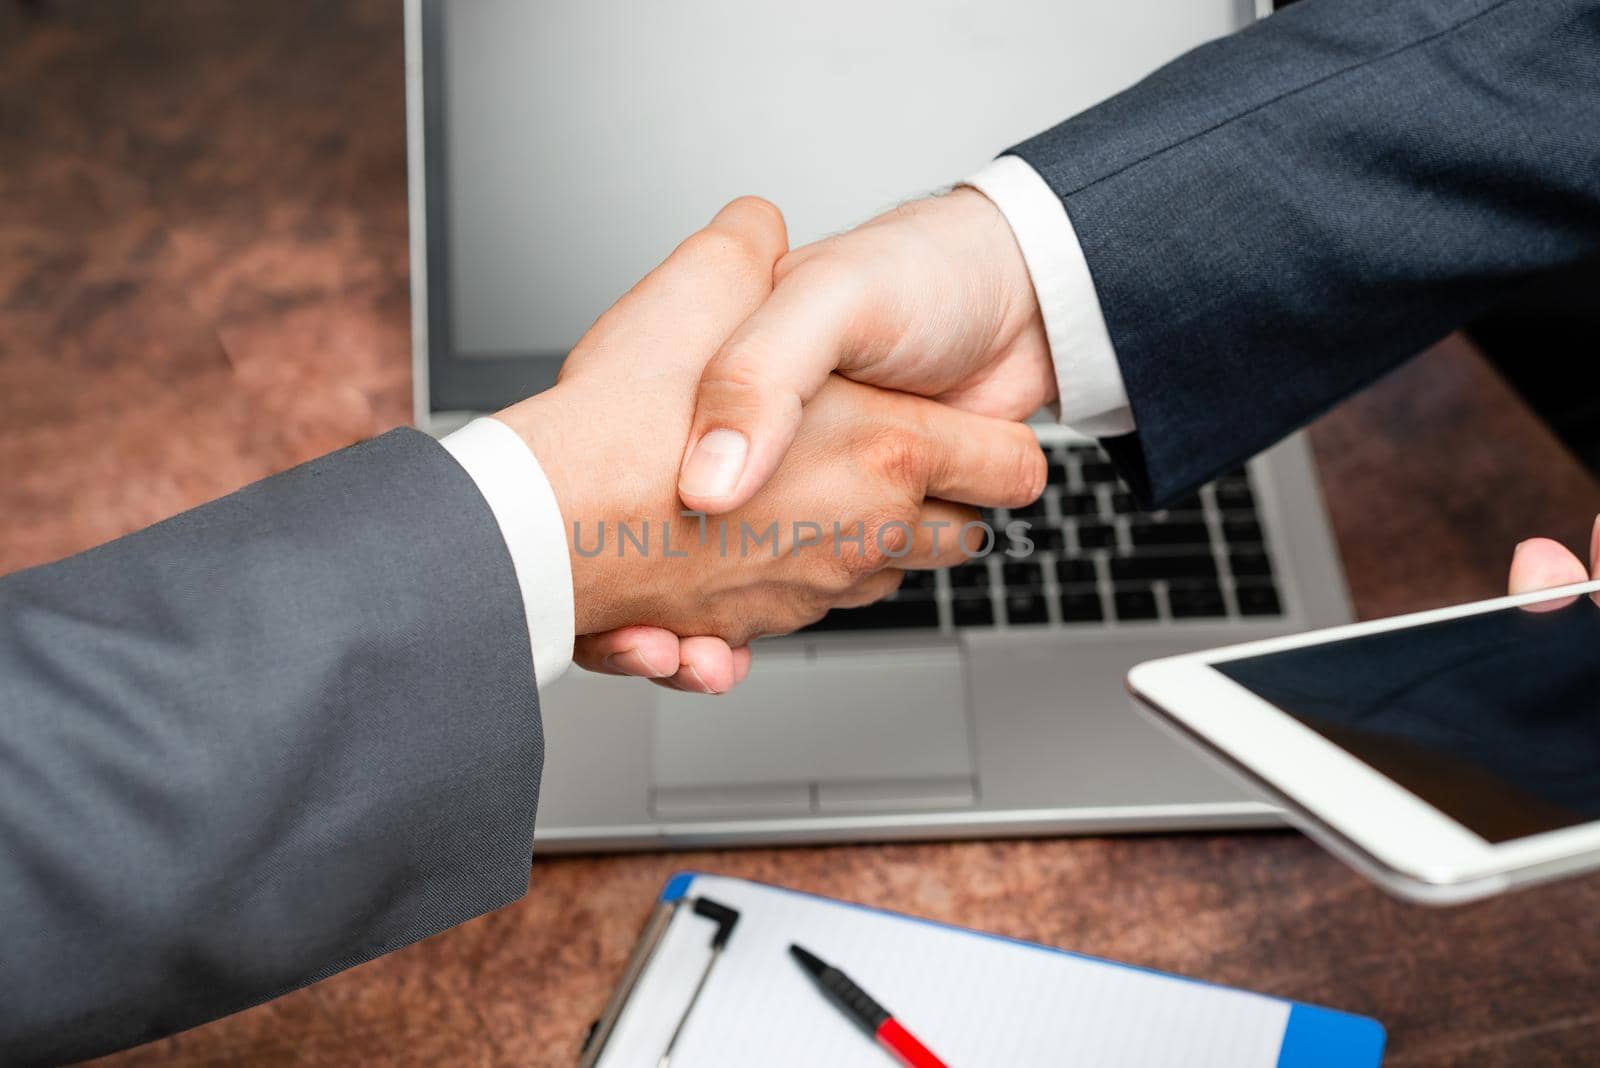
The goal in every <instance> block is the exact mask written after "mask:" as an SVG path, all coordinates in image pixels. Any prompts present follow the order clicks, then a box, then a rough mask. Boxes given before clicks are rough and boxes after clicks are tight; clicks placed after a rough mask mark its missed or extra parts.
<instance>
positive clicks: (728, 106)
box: [420, 0, 1250, 410]
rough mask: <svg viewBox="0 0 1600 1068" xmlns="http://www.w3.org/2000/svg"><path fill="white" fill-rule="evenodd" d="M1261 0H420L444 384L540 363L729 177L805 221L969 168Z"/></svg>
mask: <svg viewBox="0 0 1600 1068" xmlns="http://www.w3.org/2000/svg"><path fill="white" fill-rule="evenodd" d="M1249 7H1250V5H1248V4H1244V5H1241V3H1240V2H1239V0H1208V2H1204V3H1195V2H1193V0H1148V2H1143V3H1136V4H1120V3H1100V4H1076V3H1061V2H1059V0H987V2H984V3H977V2H973V0H961V2H952V0H944V2H929V0H895V2H883V3H872V4H862V3H859V2H858V0H813V2H812V3H809V4H804V5H771V4H741V3H737V2H732V0H681V2H678V3H672V4H660V3H650V2H647V0H541V2H540V3H537V4H529V3H525V2H522V0H474V2H472V3H460V4H446V3H441V2H436V0H422V4H421V8H420V14H421V19H420V26H421V37H422V41H421V44H422V49H423V68H424V87H425V88H424V94H425V97H426V99H425V102H424V109H423V114H424V121H425V141H424V143H425V145H426V156H427V160H426V164H427V165H426V175H427V185H428V198H427V222H428V234H427V251H428V261H429V262H428V273H427V283H428V290H429V292H428V298H429V299H428V310H429V319H430V324H429V325H430V330H429V337H428V342H429V347H430V364H431V368H432V372H433V373H432V375H431V376H430V377H431V379H432V381H431V387H432V391H433V394H434V397H433V404H432V405H431V407H432V408H433V409H435V410H439V409H443V408H464V407H477V408H487V407H496V406H499V405H501V404H504V403H507V402H509V401H511V400H514V399H516V398H517V397H518V396H520V395H521V394H522V393H525V392H528V391H529V390H530V389H533V388H539V387H540V386H542V385H544V384H548V381H549V380H551V379H553V376H554V372H555V368H556V367H557V366H558V364H559V360H560V358H561V356H562V355H563V354H564V353H565V352H566V351H567V350H568V349H569V348H570V347H571V346H572V344H573V343H574V342H575V341H576V340H577V339H578V337H579V336H580V335H582V333H583V332H584V330H586V329H587V328H588V326H589V324H590V323H591V322H593V321H594V319H595V318H596V317H597V316H598V315H599V314H600V313H601V312H602V311H604V310H605V308H606V307H607V306H609V305H610V304H611V303H612V301H614V300H615V299H616V298H617V297H618V296H619V295H620V294H621V293H623V292H624V291H625V290H627V288H628V287H629V286H630V285H632V284H633V283H634V282H635V281H637V280H638V279H639V278H640V277H641V276H642V275H643V274H644V273H646V272H647V271H648V270H649V269H650V268H651V267H652V266H654V265H655V264H656V263H658V262H660V260H661V259H662V258H664V257H665V256H666V255H667V254H668V253H669V252H670V251H671V250H672V248H673V247H674V246H675V245H676V244H677V242H678V241H680V240H682V238H683V237H684V236H686V235H687V234H688V233H690V232H691V231H693V230H694V229H696V228H698V227H699V226H701V225H703V224H704V223H705V222H706V220H708V219H709V218H710V217H711V216H712V215H713V214H714V213H715V212H716V210H717V209H718V208H719V207H720V206H721V205H722V204H723V203H725V202H726V201H728V200H730V199H732V198H733V197H735V196H738V195H740V194H744V193H755V194H759V195H761V196H765V197H767V198H768V199H770V200H772V201H773V202H774V203H776V204H777V205H778V206H779V207H780V208H782V209H783V211H784V213H785V215H786V217H787V218H788V221H789V227H790V239H791V242H792V243H793V244H796V245H798V244H801V243H804V242H808V241H811V240H813V239H815V238H817V237H820V236H822V235H824V234H827V233H829V232H831V231H835V230H838V229H841V228H844V227H848V226H850V225H852V224H854V223H858V222H860V221H862V220H864V219H867V218H869V217H871V216H872V215H874V214H876V213H877V212H880V211H882V210H884V209H886V208H888V207H891V206H892V205H894V204H895V203H896V202H897V201H899V200H901V199H905V198H907V197H911V196H915V195H918V194H921V193H925V192H929V191H932V190H934V189H937V188H939V187H942V186H946V185H949V184H950V183H951V182H953V181H958V180H960V179H961V178H962V177H964V176H966V175H968V174H971V173H973V172H975V171H976V170H978V169H979V168H981V167H982V166H983V165H984V164H985V163H987V162H988V161H989V160H990V159H991V158H993V157H994V156H995V155H996V154H997V153H999V152H1001V151H1003V150H1004V149H1005V148H1006V147H1008V146H1009V145H1012V144H1015V143H1016V142H1018V141H1020V140H1022V139H1024V138H1026V137H1028V136H1029V135H1031V134H1033V133H1036V132H1038V131H1039V130H1042V129H1044V128H1046V127H1048V126H1051V125H1053V124H1054V123H1056V122H1058V121H1060V120H1061V119H1063V118H1065V117H1067V116H1069V115H1071V114H1073V113H1075V112H1077V111H1079V110H1081V109H1083V108H1085V107H1087V106H1088V105H1090V104H1092V103H1094V102H1095V101H1097V100H1099V99H1101V98H1103V97H1105V96H1107V95H1109V94H1111V93H1113V92H1115V91H1117V90H1119V89H1121V88H1123V87H1125V86H1126V85H1128V84H1131V83H1132V82H1133V81H1135V80H1137V79H1138V78H1139V77H1141V76H1142V75H1144V74H1145V73H1147V72H1148V71H1150V70H1151V69H1153V68H1155V67H1156V66H1158V65H1160V64H1161V63H1163V62H1165V61H1166V60H1168V59H1171V58H1172V57H1174V56H1176V55H1177V54H1179V53H1180V52H1183V51H1185V50H1187V49H1188V48H1191V47H1193V46H1194V45H1196V44H1198V43H1200V42H1202V41H1204V40H1207V39H1209V38H1212V37H1216V36H1219V35H1221V34H1224V33H1227V32H1229V31H1231V30H1232V29H1235V28H1237V26H1239V25H1240V24H1242V22H1243V21H1246V20H1247V18H1248V14H1247V12H1248V9H1249ZM519 367H520V369H519ZM490 368H499V369H500V372H501V373H497V374H491V373H489V371H490Z"/></svg>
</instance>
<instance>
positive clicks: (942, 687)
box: [651, 647, 976, 818]
mask: <svg viewBox="0 0 1600 1068" xmlns="http://www.w3.org/2000/svg"><path fill="white" fill-rule="evenodd" d="M652 733H653V742H652V746H653V753H652V760H653V765H654V768H653V770H654V784H653V785H654V789H653V790H652V791H651V794H652V806H653V808H654V810H655V812H656V815H658V816H661V817H663V818H674V817H685V818H692V817H695V816H704V817H715V816H719V815H730V816H732V815H736V814H738V813H745V814H749V815H773V816H778V815H804V814H806V813H808V812H850V811H882V810H886V809H890V810H892V809H898V808H908V807H911V808H929V807H937V808H948V807H955V806H961V805H970V804H972V803H973V801H974V799H975V794H976V786H975V784H974V782H973V776H974V768H973V760H972V738H971V731H970V730H969V729H968V723H967V687H966V679H965V672H964V664H963V657H962V654H961V651H960V650H959V649H957V648H954V647H950V648H943V649H928V650H917V651H909V650H908V651H905V652H892V653H883V654H881V655H879V654H867V655H858V654H848V655H832V656H824V657H822V658H820V659H817V660H808V659H802V658H800V657H792V656H788V655H783V656H769V657H768V658H767V659H766V660H765V661H763V659H762V658H761V656H760V655H759V653H758V654H757V657H756V661H755V666H754V668H753V670H752V671H751V673H750V678H749V679H747V680H746V681H745V682H744V684H743V685H741V686H740V687H739V688H738V689H737V690H736V691H734V692H733V693H732V694H729V695H727V696H724V697H705V696H700V695H696V694H683V693H675V692H671V691H663V692H662V693H661V695H660V696H659V697H658V698H657V700H656V706H655V712H654V721H653V723H652Z"/></svg>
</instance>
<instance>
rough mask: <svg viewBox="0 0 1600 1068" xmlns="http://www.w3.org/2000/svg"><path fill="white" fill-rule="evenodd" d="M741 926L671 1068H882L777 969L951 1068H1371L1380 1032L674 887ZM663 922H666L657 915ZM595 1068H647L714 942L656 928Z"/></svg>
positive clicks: (690, 920)
mask: <svg viewBox="0 0 1600 1068" xmlns="http://www.w3.org/2000/svg"><path fill="white" fill-rule="evenodd" d="M700 896H704V897H709V898H712V899H715V900H716V901H718V902H721V903H723V904H726V905H730V906H732V907H734V908H736V909H738V910H739V912H740V919H739V922H738V925H737V927H736V928H735V930H734V932H733V934H732V936H731V938H730V939H729V940H728V943H727V946H726V949H725V950H724V953H723V955H722V957H721V959H719V960H718V961H717V963H716V965H715V967H714V968H713V969H712V971H711V974H710V976H709V977H708V979H707V981H706V985H705V989H704V990H703V991H702V993H701V995H700V998H699V1000H698V1001H697V1002H696V1003H695V1006H694V1010H693V1012H692V1013H691V1014H690V1015H689V1017H688V1019H687V1022H686V1023H685V1025H684V1029H683V1032H682V1034H681V1035H680V1036H679V1039H678V1043H677V1046H676V1048H675V1050H674V1053H673V1058H672V1062H673V1065H674V1068H677V1066H679V1065H682V1066H684V1068H756V1066H760V1068H784V1066H789V1065H793V1066H800V1065H807V1066H815V1065H827V1066H830V1068H892V1066H893V1064H894V1062H893V1060H892V1059H891V1058H890V1057H889V1055H888V1054H887V1053H885V1052H884V1051H883V1050H882V1049H881V1048H879V1047H878V1046H876V1045H874V1044H873V1043H872V1042H871V1041H870V1040H869V1039H868V1038H867V1037H866V1036H864V1035H863V1034H862V1033H861V1032H860V1031H859V1030H857V1029H856V1028H855V1027H854V1026H853V1025H852V1024H851V1023H850V1022H849V1021H848V1020H847V1019H846V1018H845V1017H844V1016H843V1015H842V1014H841V1013H840V1012H839V1011H838V1010H837V1009H836V1008H834V1007H833V1006H832V1005H831V1004H830V1003H829V1002H828V1001H827V1000H826V999H825V998H824V997H823V996H822V995H821V994H820V993H819V991H818V990H817V988H816V987H815V986H814V985H813V983H812V982H811V980H810V979H809V978H808V977H807V976H806V974H805V973H804V972H803V971H802V970H801V969H800V968H799V967H798V966H797V965H796V964H795V963H794V962H793V961H792V960H791V959H790V958H789V955H788V947H789V944H790V943H791V942H793V943H799V944H800V945H803V946H805V947H806V948H807V949H809V950H811V951H813V952H815V953H816V954H817V955H818V956H820V957H822V958H823V959H824V960H826V961H828V962H829V963H831V964H834V965H836V966H838V967H839V968H841V969H842V970H844V971H845V972H847V973H849V975H850V977H851V978H852V979H854V980H855V981H856V982H857V983H859V984H860V985H861V986H862V987H863V988H865V989H866V990H867V992H868V993H869V994H871V995H873V996H874V997H875V998H877V999H878V1000H879V1001H881V1002H882V1003H883V1004H884V1005H885V1007H887V1008H888V1009H889V1011H891V1012H892V1013H894V1015H895V1017H896V1018H897V1019H899V1020H900V1021H901V1022H902V1023H903V1024H904V1025H905V1026H906V1027H907V1028H909V1029H910V1030H911V1031H912V1032H913V1033H914V1034H916V1035H917V1037H919V1038H920V1039H922V1040H923V1041H924V1042H925V1043H927V1045H928V1046H929V1047H930V1048H931V1049H932V1050H933V1051H934V1052H935V1053H936V1054H938V1055H939V1056H940V1057H941V1058H942V1059H943V1060H944V1061H945V1062H946V1063H947V1064H949V1065H951V1068H987V1066H994V1068H1002V1066H1003V1068H1029V1066H1035V1065H1038V1066H1051V1065H1061V1066H1064V1068H1158V1066H1159V1068H1170V1066H1174V1065H1181V1066H1183V1068H1335V1066H1337V1068H1372V1066H1376V1065H1377V1064H1378V1063H1379V1061H1380V1060H1381V1058H1382V1053H1383V1044H1384V1031H1383V1027H1382V1026H1381V1025H1380V1024H1379V1023H1378V1022H1377V1021H1375V1020H1371V1019H1368V1018H1366V1017H1361V1016H1354V1015H1351V1014H1348V1013H1342V1012H1336V1011H1334V1010H1332V1009H1325V1008H1319V1007H1316V1006H1311V1005H1303V1004H1298V1003H1294V1002H1289V1001H1285V1000H1282V999H1280V998H1273V997H1267V996H1265V995H1262V994H1254V993H1249V992H1247V991H1242V990H1234V989H1230V988H1227V987H1221V986H1215V985H1212V984H1209V983H1204V982H1199V981H1196V980H1192V979H1184V978H1180V977H1178V976H1173V975H1166V974H1163V973H1160V972H1154V971H1149V970H1146V969H1143V968H1138V967H1134V966H1131V965H1125V964H1116V963H1112V962H1110V961H1105V960H1099V959H1097V958H1094V957H1087V956H1082V955H1079V954H1076V953H1069V952H1065V951H1063V950H1057V949H1050V948H1048V947H1045V946H1038V945H1034V944H1031V943H1026V942H1018V941H1014V940H1011V939H1007V938H1001V937H998V936H994V935H987V934H981V933H978V932H975V931H969V930H965V929H963V928H958V927H949V926H944V925H941V924H935V923H931V922H928V921H925V920H918V919H914V918H912V917H908V916H902V915H899V914H896V913H891V912H884V911H880V910H878V909H872V908H867V907H864V906H860V905H852V904H848V903H846V902H841V901H832V900H828V899H826V898H820V897H815V896H812V895H810V894H804V893H800V892H798V891H793V890H785V889H780V888H778V887H773V886H766V885H763V884H760V883H753V882H748V881H745V880H742V879H732V878H726V877H723V876H716V875H702V874H693V873H685V874H681V875H678V876H675V877H674V878H673V879H672V880H671V881H670V882H669V883H668V884H667V886H666V888H665V889H664V891H663V892H662V896H661V900H662V901H663V902H665V903H668V904H671V903H673V902H681V901H686V900H689V899H693V898H695V897H700ZM664 917H665V914H664ZM662 923H663V924H664V927H662V928H661V929H660V930H659V931H658V936H657V937H656V938H655V939H654V941H653V945H652V947H651V950H650V952H649V954H648V958H647V959H645V960H644V961H643V962H642V970H640V971H639V972H638V974H637V978H636V979H635V980H634V982H633V984H632V987H631V989H630V990H629V991H628V994H627V997H626V1003H625V1004H622V1005H619V1006H617V1007H616V1009H617V1014H616V1015H615V1018H614V1020H613V1021H612V1023H611V1025H610V1027H609V1033H608V1034H607V1035H606V1036H605V1038H604V1045H603V1047H602V1048H601V1052H600V1054H599V1058H598V1064H599V1065H600V1068H645V1066H648V1068H654V1066H655V1065H656V1064H657V1062H658V1061H659V1059H660V1057H661V1054H662V1051H663V1050H664V1049H665V1048H666V1045H667V1041H668V1039H669V1038H670V1037H671V1035H672V1032H673V1029H674V1028H675V1027H676V1026H677V1025H678V1022H679V1020H680V1019H681V1018H683V1012H684V1009H685V1007H686V1006H687V1005H688V1003H689V1000H690V998H691V996H692V995H693V993H694V987H695V984H696V982H697V980H698V979H699V978H700V975H701V973H702V972H703V971H704V969H705V966H706V962H707V959H708V957H709V954H710V937H711V934H712V933H713V931H714V925H713V924H711V923H709V922H708V921H707V920H706V919H704V918H702V917H700V916H697V915H695V914H694V913H693V911H692V910H691V909H689V908H682V907H680V908H676V909H675V910H673V911H672V912H671V913H670V918H663V920H662Z"/></svg>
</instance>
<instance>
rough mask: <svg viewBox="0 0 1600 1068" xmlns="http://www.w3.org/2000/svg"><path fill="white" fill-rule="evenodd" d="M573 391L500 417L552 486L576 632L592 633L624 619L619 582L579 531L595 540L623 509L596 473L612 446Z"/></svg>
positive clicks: (556, 392) (550, 393)
mask: <svg viewBox="0 0 1600 1068" xmlns="http://www.w3.org/2000/svg"><path fill="white" fill-rule="evenodd" d="M569 392H570V391H569V390H566V389H564V388H563V387H562V386H560V385H557V386H555V387H553V388H551V389H549V390H546V391H545V392H543V393H540V394H537V395H536V396H533V397H529V398H527V399H526V400H523V401H520V402H519V403H517V404H515V405H512V406H511V407H510V408H507V409H505V410H504V411H501V412H499V413H497V414H496V415H495V418H496V419H498V420H500V421H501V422H502V423H505V424H506V425H507V426H509V427H510V428H511V429H512V430H513V431H514V432H515V433H516V435H517V436H518V437H519V438H521V439H522V442H523V444H524V445H526V446H527V448H528V450H529V451H530V452H531V453H533V456H534V459H536V460H537V461H538V462H539V466H540V468H541V469H542V470H543V471H544V474H545V478H546V480H547V481H548V482H549V483H550V489H551V492H552V493H553V494H554V495H555V499H556V506H557V508H558V509H559V510H560V512H561V526H562V543H563V544H564V545H565V547H566V551H567V559H568V562H569V564H570V566H571V570H572V599H573V610H574V612H573V614H574V629H575V631H576V633H578V634H592V633H595V632H597V631H601V630H606V629H609V628H610V627H612V626H615V625H617V623H615V622H612V620H613V619H620V618H621V613H620V612H619V611H618V610H617V608H616V604H615V602H616V600H617V596H616V594H617V591H616V590H615V588H614V583H612V582H611V581H610V579H609V576H607V575H606V574H604V572H603V569H602V568H601V566H599V565H601V564H602V563H603V561H601V560H600V559H599V558H597V557H595V556H589V557H585V556H583V555H582V554H580V553H579V552H577V549H576V544H575V538H576V537H577V534H576V532H575V529H574V527H575V525H576V527H577V529H578V530H582V531H586V532H588V536H589V540H590V541H593V539H594V531H595V530H596V529H597V524H598V523H600V522H602V521H605V520H607V519H611V518H613V517H614V516H615V515H617V514H619V511H620V506H619V505H618V504H617V503H616V502H614V501H610V500H607V499H606V492H607V489H608V487H614V485H615V483H614V482H613V481H612V480H609V479H608V478H606V477H595V473H596V472H597V471H605V470H606V469H607V468H608V467H609V466H610V465H609V464H607V462H606V460H605V458H604V456H603V455H602V454H601V453H600V451H599V450H602V449H604V448H605V447H606V444H607V443H606V441H605V439H604V437H603V436H601V435H594V436H593V438H591V436H590V434H589V432H588V428H589V427H590V426H592V424H593V423H594V421H595V420H594V416H593V414H592V413H591V415H590V417H589V419H588V420H587V421H585V420H584V419H583V418H582V407H581V405H579V404H578V403H577V401H576V398H574V397H571V396H569ZM585 475H587V477H584V476H585ZM608 525H609V524H608Z"/></svg>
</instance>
